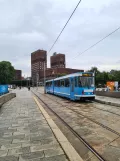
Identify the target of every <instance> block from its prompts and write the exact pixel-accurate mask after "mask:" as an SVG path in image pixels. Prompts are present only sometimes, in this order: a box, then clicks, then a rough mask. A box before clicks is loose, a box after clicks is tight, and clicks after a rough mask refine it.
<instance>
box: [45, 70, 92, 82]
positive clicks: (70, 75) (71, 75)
mask: <svg viewBox="0 0 120 161" xmlns="http://www.w3.org/2000/svg"><path fill="white" fill-rule="evenodd" d="M83 73H93V72H78V73H73V74H68V75H66V76H62V77H59V78H55V79H51V80H48V81H46V82H51V81H53V80H55V81H56V80H60V79H66V78H70V77H76V76H82V74H83Z"/></svg>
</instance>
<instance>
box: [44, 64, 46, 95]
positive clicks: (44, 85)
mask: <svg viewBox="0 0 120 161" xmlns="http://www.w3.org/2000/svg"><path fill="white" fill-rule="evenodd" d="M45 80H46V72H45V62H44V94H46V90H45V87H46V83H45Z"/></svg>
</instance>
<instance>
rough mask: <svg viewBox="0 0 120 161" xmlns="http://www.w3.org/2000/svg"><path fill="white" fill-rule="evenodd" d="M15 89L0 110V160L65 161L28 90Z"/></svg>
mask: <svg viewBox="0 0 120 161" xmlns="http://www.w3.org/2000/svg"><path fill="white" fill-rule="evenodd" d="M16 92H17V97H16V98H15V99H13V100H11V101H9V103H6V104H4V106H3V108H2V111H0V161H47V160H49V161H54V160H55V161H66V160H65V159H66V158H65V156H64V155H63V154H64V153H63V151H62V149H61V148H60V146H59V144H58V141H57V140H56V138H55V136H54V135H53V132H52V131H51V129H50V127H49V125H48V123H47V121H46V119H45V118H44V116H43V115H42V113H41V112H40V110H39V109H38V107H37V105H36V103H35V102H34V100H33V99H32V94H31V92H29V91H28V90H26V89H23V90H16ZM7 155H8V156H7ZM45 155H46V158H45ZM59 156H60V157H59ZM60 158H61V159H60Z"/></svg>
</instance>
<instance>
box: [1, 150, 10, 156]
mask: <svg viewBox="0 0 120 161" xmlns="http://www.w3.org/2000/svg"><path fill="white" fill-rule="evenodd" d="M7 153H8V150H0V156H1V157H2V156H6V155H7Z"/></svg>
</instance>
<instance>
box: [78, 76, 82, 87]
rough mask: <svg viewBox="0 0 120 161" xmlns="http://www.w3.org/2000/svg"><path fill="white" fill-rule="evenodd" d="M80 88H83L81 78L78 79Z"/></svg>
mask: <svg viewBox="0 0 120 161" xmlns="http://www.w3.org/2000/svg"><path fill="white" fill-rule="evenodd" d="M78 86H79V87H82V82H81V77H78Z"/></svg>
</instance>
